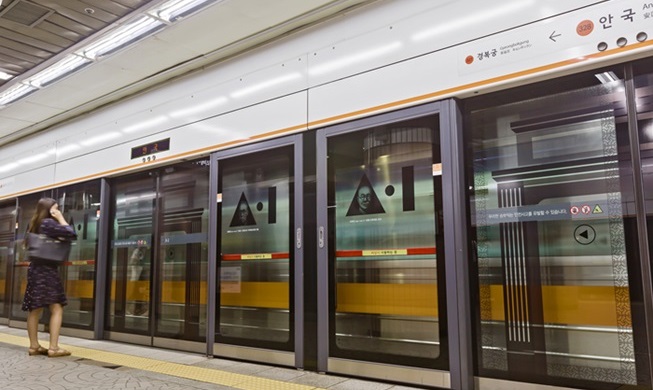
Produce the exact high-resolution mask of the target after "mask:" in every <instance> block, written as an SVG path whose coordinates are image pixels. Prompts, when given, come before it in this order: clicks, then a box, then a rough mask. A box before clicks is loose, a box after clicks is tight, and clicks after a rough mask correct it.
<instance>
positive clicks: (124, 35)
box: [78, 15, 165, 60]
mask: <svg viewBox="0 0 653 390" xmlns="http://www.w3.org/2000/svg"><path fill="white" fill-rule="evenodd" d="M163 27H165V24H163V23H161V22H160V21H158V20H156V19H152V18H151V17H150V16H146V15H141V17H139V18H138V19H135V20H134V21H132V22H131V23H128V24H126V25H124V26H121V27H118V28H117V29H115V30H114V31H112V32H110V33H109V34H108V35H106V36H104V37H102V38H101V39H100V40H98V41H97V42H94V43H92V44H90V45H89V46H87V47H86V48H84V49H82V50H81V51H80V52H78V53H79V54H80V55H83V56H84V57H87V58H90V59H92V60H94V59H96V58H98V57H101V56H104V55H107V54H110V53H112V52H114V51H116V50H118V49H120V48H122V47H125V46H127V45H129V44H130V43H133V42H135V41H136V40H139V39H142V38H144V37H145V36H146V35H148V34H151V33H153V32H155V31H156V30H158V29H160V28H163Z"/></svg>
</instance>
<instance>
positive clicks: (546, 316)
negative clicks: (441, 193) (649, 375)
mask: <svg viewBox="0 0 653 390" xmlns="http://www.w3.org/2000/svg"><path fill="white" fill-rule="evenodd" d="M602 72H603V71H602ZM602 72H601V73H602ZM605 72H609V73H608V74H610V75H611V76H613V77H610V78H607V79H606V78H605V77H603V78H602V77H599V76H601V74H595V73H599V72H592V73H588V74H583V75H578V76H573V77H571V78H569V79H568V80H570V82H569V83H567V82H566V81H562V80H559V79H558V80H553V81H548V82H545V83H542V84H538V85H531V86H528V87H524V88H519V89H517V90H514V91H506V92H500V93H496V94H492V95H488V96H486V97H481V98H477V99H472V100H469V101H467V102H465V105H466V109H465V131H466V133H465V136H466V138H467V144H468V145H469V149H468V155H467V158H468V167H469V168H468V171H469V173H470V180H469V182H470V188H471V192H470V200H469V201H470V203H469V204H470V208H471V219H472V233H471V239H472V240H474V242H475V246H474V250H473V255H474V256H475V258H476V259H477V262H474V266H475V272H476V278H474V279H475V283H476V288H477V291H476V294H474V295H475V296H477V297H478V301H477V302H476V316H475V317H476V318H477V322H476V332H477V335H476V340H477V341H478V344H477V351H478V354H477V356H478V362H477V364H478V367H479V371H480V373H481V375H483V376H492V377H504V378H510V379H517V380H526V381H534V380H535V381H539V382H542V383H550V384H565V385H571V386H573V387H575V386H574V385H576V386H579V387H582V386H589V387H592V386H593V385H592V383H595V384H596V385H598V383H603V382H610V383H618V384H637V369H636V363H635V357H636V356H635V353H634V351H635V346H634V342H633V335H634V330H637V328H636V327H634V326H633V318H634V317H633V315H632V313H633V311H634V310H635V309H634V305H633V304H632V302H633V301H632V299H631V296H633V293H634V292H635V290H634V289H633V288H632V286H631V285H630V280H629V276H630V275H629V274H632V273H633V272H634V269H635V268H634V265H633V264H634V261H633V259H632V257H631V256H629V254H628V251H627V248H626V245H625V243H626V242H627V241H628V240H629V232H628V216H627V215H626V214H627V213H626V211H625V210H626V209H627V208H626V207H624V205H625V200H626V198H628V197H629V196H630V192H631V191H632V188H631V186H630V182H629V181H628V180H627V178H626V177H625V176H627V175H626V174H625V173H624V171H623V167H622V166H621V165H620V160H621V159H623V156H622V154H623V150H626V151H627V150H628V134H627V130H628V129H627V120H626V109H625V108H626V105H625V101H626V100H625V92H624V85H625V84H624V81H623V79H624V76H623V72H622V71H620V70H619V69H607V70H605ZM600 80H602V81H600ZM570 86H574V88H573V89H570V88H571V87H570ZM515 97H519V99H515ZM496 102H501V104H500V105H496Z"/></svg>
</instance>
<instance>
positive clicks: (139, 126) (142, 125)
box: [122, 116, 168, 133]
mask: <svg viewBox="0 0 653 390" xmlns="http://www.w3.org/2000/svg"><path fill="white" fill-rule="evenodd" d="M167 121H168V118H166V117H165V116H157V117H154V118H151V119H148V120H145V121H142V122H138V123H134V124H133V125H131V126H127V127H125V128H124V129H122V132H123V133H133V132H136V131H140V130H147V129H149V128H152V127H154V126H158V125H160V124H162V123H164V122H167Z"/></svg>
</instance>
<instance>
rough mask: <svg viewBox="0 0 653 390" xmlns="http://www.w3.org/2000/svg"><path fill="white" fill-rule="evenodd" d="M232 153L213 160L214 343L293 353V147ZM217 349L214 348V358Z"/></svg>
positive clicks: (218, 348)
mask: <svg viewBox="0 0 653 390" xmlns="http://www.w3.org/2000/svg"><path fill="white" fill-rule="evenodd" d="M232 153H234V152H232ZM235 153H236V155H235V156H233V157H224V158H221V157H220V155H218V160H217V164H218V225H219V234H218V253H219V258H218V266H219V267H218V278H219V283H218V285H219V295H218V311H217V321H216V342H217V343H220V344H225V345H226V344H228V345H232V346H250V347H259V348H262V349H268V350H280V351H292V350H293V348H294V345H295V341H294V332H295V316H294V298H293V293H294V291H295V287H294V277H295V270H294V261H295V251H294V249H295V246H294V242H295V239H294V234H293V231H294V230H295V228H294V226H295V201H296V199H295V192H294V189H295V172H294V171H295V149H294V146H293V145H288V146H281V147H274V148H270V149H265V148H264V147H261V148H260V149H259V151H255V152H251V153H247V149H244V150H243V153H242V154H241V153H238V151H235ZM224 350H226V347H225V346H222V347H220V346H218V347H216V353H218V354H220V353H221V351H224ZM231 355H232V356H236V357H238V356H240V355H238V352H233V353H231Z"/></svg>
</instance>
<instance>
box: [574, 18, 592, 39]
mask: <svg viewBox="0 0 653 390" xmlns="http://www.w3.org/2000/svg"><path fill="white" fill-rule="evenodd" d="M592 31H594V22H592V21H591V20H589V19H586V20H583V21H582V22H580V23H578V26H576V33H578V35H580V36H581V37H584V36H586V35H590V34H591V33H592Z"/></svg>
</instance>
